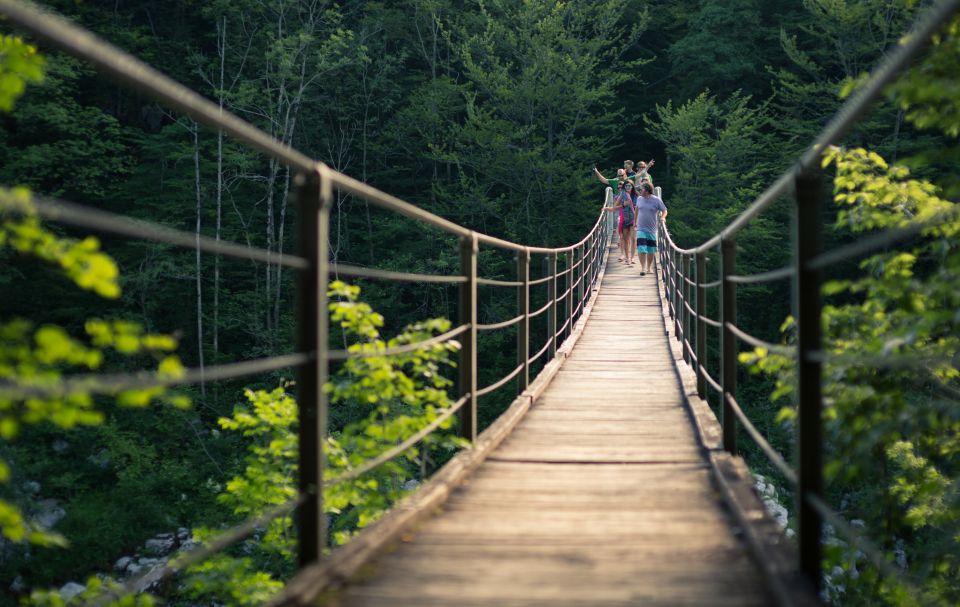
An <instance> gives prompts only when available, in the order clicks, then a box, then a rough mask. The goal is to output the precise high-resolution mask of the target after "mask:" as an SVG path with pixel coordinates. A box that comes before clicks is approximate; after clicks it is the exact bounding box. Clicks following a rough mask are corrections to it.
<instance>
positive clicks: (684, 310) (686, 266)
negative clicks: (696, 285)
mask: <svg viewBox="0 0 960 607" xmlns="http://www.w3.org/2000/svg"><path fill="white" fill-rule="evenodd" d="M680 259H682V260H683V277H684V280H683V282H682V283H681V284H682V285H683V306H682V307H681V308H680V313H681V318H683V323H682V326H683V343H682V344H681V350H682V353H683V362H685V363H687V364H688V365H690V364H693V360H692V359H691V357H690V351H691V350H692V347H690V346H691V345H692V340H691V337H690V308H691V307H692V306H691V305H690V301H691V300H692V299H693V287H692V286H691V285H690V283H689V282H687V281H688V280H689V276H690V275H691V274H692V273H693V272H692V269H691V265H692V263H693V258H692V257H691V256H690V255H687V254H683V255H681V257H680Z"/></svg>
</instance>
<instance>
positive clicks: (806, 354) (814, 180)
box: [793, 172, 823, 592]
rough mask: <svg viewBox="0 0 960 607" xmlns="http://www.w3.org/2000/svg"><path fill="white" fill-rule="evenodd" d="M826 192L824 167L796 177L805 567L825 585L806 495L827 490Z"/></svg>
mask: <svg viewBox="0 0 960 607" xmlns="http://www.w3.org/2000/svg"><path fill="white" fill-rule="evenodd" d="M821 195H822V185H821V176H820V174H819V172H804V173H800V174H799V175H797V178H796V205H797V218H796V221H795V222H794V226H795V232H794V240H795V243H794V244H795V247H794V250H795V251H796V259H795V263H796V272H795V274H794V288H793V293H794V313H795V315H796V316H795V317H796V319H797V413H798V432H797V435H798V436H797V445H798V459H799V462H798V464H799V474H798V476H799V487H798V489H799V491H798V494H799V498H798V500H799V503H798V512H799V532H800V534H799V535H800V570H801V571H802V572H803V573H804V574H805V575H806V577H807V578H808V579H809V580H810V582H811V583H813V585H814V587H815V589H816V591H817V592H819V590H820V582H821V577H822V562H823V554H822V547H821V545H820V534H821V532H822V528H823V519H822V517H821V515H820V513H819V512H817V510H816V509H815V508H814V507H813V506H812V505H811V504H810V502H809V501H808V500H807V499H806V498H807V496H808V495H809V496H814V497H817V498H820V497H822V495H823V418H822V416H823V400H822V393H821V390H822V387H821V376H822V368H821V364H822V363H821V362H820V361H819V360H815V359H814V357H813V356H812V355H811V354H812V353H816V352H817V351H819V350H820V315H821V303H820V271H819V270H816V269H811V268H809V267H808V261H809V260H811V259H813V258H814V257H816V256H817V255H819V254H820V250H821V246H822V244H821V240H822V218H821V215H820V206H821V201H820V198H821Z"/></svg>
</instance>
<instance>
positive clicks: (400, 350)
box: [327, 325, 470, 361]
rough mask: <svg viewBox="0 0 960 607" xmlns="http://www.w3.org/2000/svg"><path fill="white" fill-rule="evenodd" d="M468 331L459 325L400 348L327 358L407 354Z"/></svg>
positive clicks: (335, 354)
mask: <svg viewBox="0 0 960 607" xmlns="http://www.w3.org/2000/svg"><path fill="white" fill-rule="evenodd" d="M469 329H470V325H460V326H459V327H455V328H453V329H450V330H449V331H447V332H446V333H441V334H440V335H435V336H433V337H431V338H428V339H422V340H420V341H418V342H414V343H410V344H404V345H402V346H394V347H392V348H383V349H382V350H381V349H376V350H359V351H357V350H330V351H329V352H328V353H327V358H328V359H329V360H332V361H344V360H347V359H348V358H373V357H375V356H394V355H396V354H408V353H410V352H416V351H417V350H419V349H421V348H426V347H428V346H433V345H435V344H439V343H443V342H447V341H450V340H451V339H453V338H454V337H456V336H457V335H460V334H461V333H464V332H466V331H468V330H469ZM357 345H358V346H361V347H363V346H372V345H373V344H372V343H362V344H357Z"/></svg>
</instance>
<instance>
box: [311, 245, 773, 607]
mask: <svg viewBox="0 0 960 607" xmlns="http://www.w3.org/2000/svg"><path fill="white" fill-rule="evenodd" d="M673 359H674V356H673V355H672V354H671V350H670V345H669V343H668V337H667V336H666V335H665V332H664V321H663V316H662V312H661V304H660V299H659V293H658V289H657V283H656V277H655V276H653V275H651V274H647V275H646V276H644V277H640V276H639V269H638V266H633V267H627V266H625V265H622V264H620V263H619V262H617V261H615V260H612V261H611V262H609V263H608V267H607V269H606V275H605V277H604V280H603V284H602V287H601V290H600V293H599V295H598V298H597V300H596V303H595V304H594V308H593V311H592V313H591V316H590V318H589V320H588V321H587V323H586V325H585V327H584V329H583V333H582V335H581V336H580V339H579V341H578V342H577V344H576V346H575V347H574V349H573V351H572V352H571V353H570V356H569V357H568V359H567V360H566V362H565V363H564V365H563V366H562V367H561V368H560V370H559V371H558V373H557V375H556V376H555V377H554V379H553V381H552V382H551V383H550V384H549V386H548V387H547V388H546V390H545V392H544V393H543V395H542V396H541V397H540V398H539V399H537V401H536V402H535V403H534V405H533V406H532V407H531V409H530V410H529V411H528V412H527V414H526V415H525V416H524V418H523V419H522V420H521V421H520V422H519V424H518V425H517V427H516V429H515V430H514V431H513V432H512V433H511V434H510V435H509V436H508V437H507V438H506V439H505V440H504V441H503V442H502V443H501V444H500V446H499V447H498V448H497V449H495V450H494V451H493V452H492V453H491V455H490V456H489V457H488V458H487V459H486V461H485V462H484V463H483V464H481V465H480V467H479V468H478V469H477V470H476V471H475V472H474V473H473V474H472V475H471V476H470V477H469V478H468V479H467V481H466V482H464V483H463V484H462V485H461V486H460V487H458V488H457V489H456V490H455V491H454V492H453V493H452V494H451V495H450V497H449V499H448V500H447V502H446V503H445V504H444V505H443V507H442V509H441V511H440V512H439V513H437V514H436V515H435V516H433V517H432V518H430V519H428V520H427V521H425V522H424V523H423V524H422V525H420V526H419V527H418V528H417V529H415V530H413V531H410V532H407V533H406V534H405V535H404V536H402V541H401V542H399V543H398V545H396V546H395V547H393V548H392V549H391V550H389V551H388V552H387V553H385V554H383V555H381V556H380V558H379V559H377V560H376V561H374V562H373V563H371V564H368V565H367V566H366V567H365V568H364V570H363V572H362V574H361V575H358V576H355V578H354V579H353V580H352V581H351V583H350V584H349V585H347V586H346V587H344V588H342V589H341V590H340V591H338V592H335V593H333V594H326V595H325V599H324V600H325V601H326V603H327V604H331V605H343V606H346V605H351V606H352V605H397V606H402V605H411V606H412V605H438V606H439V605H444V606H446V605H498V606H511V605H518V606H519V605H543V606H547V605H550V606H565V605H731V606H733V605H737V606H742V605H768V604H771V603H772V602H773V601H772V600H771V596H770V595H769V594H768V590H767V589H766V585H765V582H764V579H763V577H762V576H761V574H760V573H759V570H758V568H757V566H756V564H755V563H754V562H753V561H752V560H751V558H750V556H749V552H748V549H747V546H746V544H745V542H744V541H743V539H742V538H741V537H740V536H739V535H738V533H737V530H738V527H737V524H736V522H735V521H734V519H733V518H732V516H731V515H730V512H729V511H728V510H727V509H726V507H725V506H724V502H723V500H722V498H721V496H720V494H719V493H718V491H717V489H716V487H715V485H714V483H713V482H712V481H711V467H710V465H709V461H708V459H707V455H706V451H705V450H704V449H703V448H702V446H701V445H700V443H699V441H698V439H697V432H696V429H695V427H694V425H693V422H692V419H691V415H690V413H689V412H688V410H687V407H686V406H685V404H684V400H683V398H682V392H681V383H680V381H679V380H678V377H677V373H676V370H675V368H674V363H673Z"/></svg>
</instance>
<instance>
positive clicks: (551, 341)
mask: <svg viewBox="0 0 960 607" xmlns="http://www.w3.org/2000/svg"><path fill="white" fill-rule="evenodd" d="M553 339H554V338H553V337H551V338H550V339H548V340H547V343H545V344H543V347H542V348H540V351H539V352H537V353H536V354H534V355H533V356H531V357H530V358H528V359H527V364H528V365H532V364H533V363H534V362H536V360H537V359H538V358H540V357H541V356H543V353H544V352H546V351H547V349H548V348H549V347H550V345H551V344H552V343H553Z"/></svg>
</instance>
